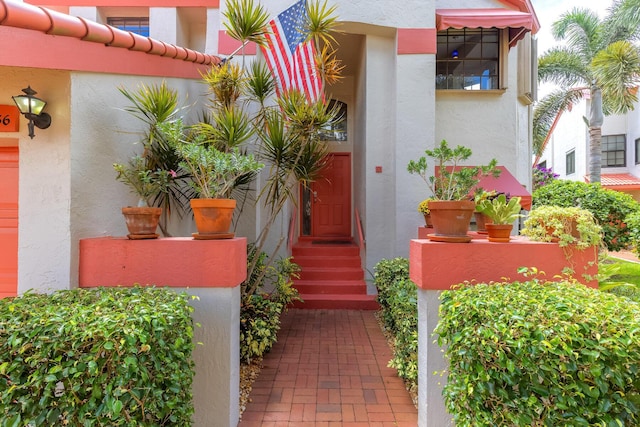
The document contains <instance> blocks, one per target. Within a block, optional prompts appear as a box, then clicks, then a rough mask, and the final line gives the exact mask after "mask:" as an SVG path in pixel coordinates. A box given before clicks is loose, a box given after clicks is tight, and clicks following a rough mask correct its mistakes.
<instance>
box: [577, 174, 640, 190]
mask: <svg viewBox="0 0 640 427" xmlns="http://www.w3.org/2000/svg"><path fill="white" fill-rule="evenodd" d="M585 181H586V182H589V176H585ZM600 184H601V185H602V186H603V187H607V188H612V189H623V188H624V189H626V190H631V189H640V178H638V177H636V176H634V175H631V174H630V173H603V174H601V175H600Z"/></svg>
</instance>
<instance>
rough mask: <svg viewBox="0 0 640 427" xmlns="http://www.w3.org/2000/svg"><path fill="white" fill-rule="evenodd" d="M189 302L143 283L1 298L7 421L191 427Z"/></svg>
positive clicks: (0, 402) (1, 401) (1, 380)
mask: <svg viewBox="0 0 640 427" xmlns="http://www.w3.org/2000/svg"><path fill="white" fill-rule="evenodd" d="M187 301H188V297H187V296H186V294H176V293H175V292H173V291H171V290H163V289H156V288H142V287H134V288H98V289H95V290H84V289H76V290H71V291H59V292H56V293H54V294H51V295H39V294H30V293H27V294H25V295H23V296H21V297H18V298H15V299H5V300H0V325H2V326H1V327H0V418H1V419H2V422H1V425H2V426H27V425H33V426H53V425H56V426H63V425H72V426H89V425H91V426H163V425H166V426H168V425H171V426H174V425H182V426H187V425H191V417H192V415H193V402H192V395H191V384H192V381H193V375H194V366H193V362H192V359H191V353H192V350H193V343H192V341H193V340H192V338H193V326H192V320H191V312H192V311H193V310H192V308H191V307H190V306H189V305H188V303H187Z"/></svg>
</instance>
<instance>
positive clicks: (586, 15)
mask: <svg viewBox="0 0 640 427" xmlns="http://www.w3.org/2000/svg"><path fill="white" fill-rule="evenodd" d="M600 24H601V22H600V18H599V17H598V15H597V14H596V13H595V12H594V11H592V10H589V9H584V8H574V9H572V10H570V11H569V12H566V13H563V14H562V15H560V19H558V20H557V21H555V22H554V23H553V24H552V26H551V32H552V34H553V37H554V38H555V39H556V40H564V41H566V42H567V46H568V47H569V48H570V49H571V50H573V51H574V52H576V53H577V54H579V55H580V56H582V57H583V58H584V60H585V61H587V62H590V61H591V59H593V57H594V56H595V54H596V52H597V51H598V50H600V49H601V48H602V43H603V42H602V36H603V34H602V33H603V30H604V29H603V28H602V26H601V25H600Z"/></svg>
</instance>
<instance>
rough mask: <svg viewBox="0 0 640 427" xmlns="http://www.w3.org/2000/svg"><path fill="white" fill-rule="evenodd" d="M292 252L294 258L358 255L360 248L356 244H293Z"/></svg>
mask: <svg viewBox="0 0 640 427" xmlns="http://www.w3.org/2000/svg"><path fill="white" fill-rule="evenodd" d="M292 254H293V257H294V258H295V257H296V256H359V255H360V248H358V247H357V246H346V247H339V246H322V245H318V246H317V247H316V246H304V247H296V246H294V247H293V250H292Z"/></svg>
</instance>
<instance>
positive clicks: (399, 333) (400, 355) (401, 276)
mask: <svg viewBox="0 0 640 427" xmlns="http://www.w3.org/2000/svg"><path fill="white" fill-rule="evenodd" d="M374 283H375V285H376V288H377V289H378V303H379V304H380V307H381V308H382V318H383V322H384V324H385V326H386V328H387V329H388V330H389V331H391V333H392V334H393V335H394V337H395V346H394V349H393V358H392V359H391V361H389V366H390V367H392V368H395V369H397V370H398V375H399V376H400V377H401V378H404V379H405V380H407V382H408V383H409V384H410V386H411V387H417V382H418V303H417V295H418V288H417V287H416V285H415V284H414V283H413V282H412V281H411V280H409V261H408V260H407V259H406V258H395V259H393V260H382V261H380V262H379V263H378V264H376V266H375V274H374Z"/></svg>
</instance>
